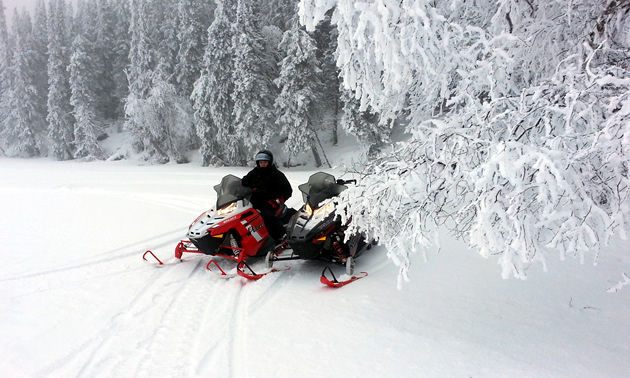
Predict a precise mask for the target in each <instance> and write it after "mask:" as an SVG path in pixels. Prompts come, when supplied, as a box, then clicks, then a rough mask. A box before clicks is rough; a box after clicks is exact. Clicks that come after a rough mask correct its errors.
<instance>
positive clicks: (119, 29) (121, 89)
mask: <svg viewBox="0 0 630 378" xmlns="http://www.w3.org/2000/svg"><path fill="white" fill-rule="evenodd" d="M110 4H111V5H112V7H113V9H112V13H113V14H114V15H113V17H114V20H115V21H114V22H115V28H114V38H113V39H114V41H113V44H114V46H113V47H112V51H111V53H112V56H111V59H112V80H113V81H114V89H113V90H114V100H115V102H116V104H117V105H116V109H115V113H114V114H115V116H116V117H118V118H122V117H123V116H124V114H125V111H124V99H126V98H127V96H128V95H129V82H128V81H127V75H126V72H127V67H128V66H129V45H130V42H131V34H130V31H129V29H130V20H131V6H130V2H129V1H128V0H112V3H110Z"/></svg>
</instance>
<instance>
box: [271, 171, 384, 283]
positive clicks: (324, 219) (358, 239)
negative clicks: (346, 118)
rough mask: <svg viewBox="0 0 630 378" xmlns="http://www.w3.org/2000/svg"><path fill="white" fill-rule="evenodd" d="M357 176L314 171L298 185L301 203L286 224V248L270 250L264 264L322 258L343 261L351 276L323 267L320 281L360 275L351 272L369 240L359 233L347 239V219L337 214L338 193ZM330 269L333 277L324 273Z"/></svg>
mask: <svg viewBox="0 0 630 378" xmlns="http://www.w3.org/2000/svg"><path fill="white" fill-rule="evenodd" d="M353 183H356V180H348V181H345V180H336V179H335V177H334V176H333V175H331V174H329V173H325V172H317V173H315V174H313V175H311V177H309V179H308V182H306V183H304V184H302V185H300V186H299V187H298V188H299V189H300V191H301V192H302V198H303V200H304V205H303V206H302V207H301V208H300V209H299V210H298V211H297V212H296V213H295V214H294V215H293V216H292V217H291V220H290V221H289V223H288V225H287V240H286V242H285V243H286V244H287V246H286V247H287V248H282V249H279V250H274V251H269V253H267V256H266V260H265V261H266V265H267V268H271V267H272V266H273V263H274V261H282V260H296V259H301V260H324V261H330V262H333V263H338V264H342V265H345V273H346V274H348V275H350V276H352V277H350V278H349V279H347V280H343V281H339V280H337V278H336V277H335V276H334V274H333V272H332V269H331V268H330V267H326V268H325V269H324V271H323V272H322V278H321V282H322V283H324V284H326V285H328V286H343V285H346V284H348V283H350V282H352V281H355V280H357V279H359V278H363V277H365V276H367V273H365V272H361V274H362V275H361V276H358V277H357V276H353V274H354V266H355V259H356V258H357V257H359V256H360V255H361V254H362V253H363V252H364V251H365V250H367V249H369V248H370V247H371V246H372V244H373V243H372V242H371V241H368V240H366V239H365V237H364V236H363V235H362V234H360V233H357V234H353V235H350V237H349V238H348V240H346V234H345V231H346V229H347V223H346V224H342V222H341V217H340V216H339V214H337V212H336V211H337V207H338V205H339V197H338V195H339V194H340V193H341V192H343V191H344V190H346V189H347V188H348V187H347V186H346V185H347V184H353ZM327 271H328V272H330V274H331V275H332V280H330V279H329V278H327V277H326V272H327Z"/></svg>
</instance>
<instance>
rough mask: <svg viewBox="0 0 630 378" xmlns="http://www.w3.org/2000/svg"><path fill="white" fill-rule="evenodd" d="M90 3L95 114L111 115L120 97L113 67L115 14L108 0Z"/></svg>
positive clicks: (114, 57)
mask: <svg viewBox="0 0 630 378" xmlns="http://www.w3.org/2000/svg"><path fill="white" fill-rule="evenodd" d="M90 7H92V8H93V13H92V17H93V22H92V25H89V26H90V29H91V31H90V34H92V35H93V37H94V38H93V39H90V40H91V41H92V44H93V51H94V57H93V64H94V69H95V70H96V72H95V74H96V76H95V81H96V83H95V85H96V86H97V87H96V90H97V92H98V93H99V96H98V101H97V110H98V115H99V116H100V117H102V118H104V119H115V118H116V117H117V112H116V111H117V109H118V108H119V106H120V101H121V98H117V97H116V94H117V93H116V80H115V74H116V71H115V69H114V67H115V62H116V59H117V52H116V47H117V44H118V40H117V38H116V37H117V31H116V30H115V28H116V18H115V17H116V15H115V13H114V7H113V5H112V3H111V1H110V0H96V1H93V2H91V3H90ZM86 27H87V25H86ZM86 37H87V36H86ZM88 38H90V37H88Z"/></svg>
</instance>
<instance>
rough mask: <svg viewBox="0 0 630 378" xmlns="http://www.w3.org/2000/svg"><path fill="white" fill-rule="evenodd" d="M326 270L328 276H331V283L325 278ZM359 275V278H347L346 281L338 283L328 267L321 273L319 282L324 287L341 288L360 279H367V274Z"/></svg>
mask: <svg viewBox="0 0 630 378" xmlns="http://www.w3.org/2000/svg"><path fill="white" fill-rule="evenodd" d="M326 270H328V271H329V272H330V275H331V276H332V281H331V280H330V279H329V278H328V277H326ZM360 274H361V275H360V276H352V277H350V278H348V279H347V280H343V281H339V280H338V279H337V277H335V274H334V273H333V271H332V269H330V267H329V266H327V267H325V268H324V270H323V271H322V276H321V277H320V279H319V282H321V283H323V284H324V285H326V286H328V287H342V286H346V285H347V284H349V283H352V282H354V281H356V280H360V279H361V278H364V277H367V275H368V274H367V272H361V273H360Z"/></svg>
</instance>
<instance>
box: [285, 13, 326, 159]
mask: <svg viewBox="0 0 630 378" xmlns="http://www.w3.org/2000/svg"><path fill="white" fill-rule="evenodd" d="M280 48H281V49H282V50H284V51H286V57H285V58H284V59H283V60H282V67H281V70H280V77H279V78H278V79H276V81H275V83H276V85H277V86H278V87H279V88H280V89H281V93H280V95H279V96H278V97H277V98H276V101H275V108H276V112H277V114H278V118H277V120H276V123H277V124H278V125H280V126H281V127H282V132H281V134H282V135H286V136H287V139H286V142H285V145H284V149H285V151H286V152H287V154H288V155H289V156H290V157H291V156H298V155H299V154H300V153H301V152H303V151H305V150H310V151H311V152H312V153H313V157H314V158H315V163H316V165H317V166H318V167H319V166H320V165H321V158H320V156H319V152H318V151H317V138H318V136H317V133H316V126H315V125H316V124H315V120H316V119H318V118H320V117H319V116H318V114H317V112H316V108H315V105H316V104H317V103H318V102H319V97H320V96H321V93H322V84H321V82H320V80H319V79H320V74H321V69H320V68H319V62H318V60H317V58H316V56H315V55H316V50H317V47H316V46H315V41H314V40H313V39H312V38H311V36H310V35H309V34H308V33H307V32H306V31H304V30H302V29H301V28H300V27H299V26H298V25H297V22H296V23H295V25H294V27H293V28H291V29H289V30H287V31H286V32H285V33H284V37H283V39H282V42H281V43H280Z"/></svg>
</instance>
